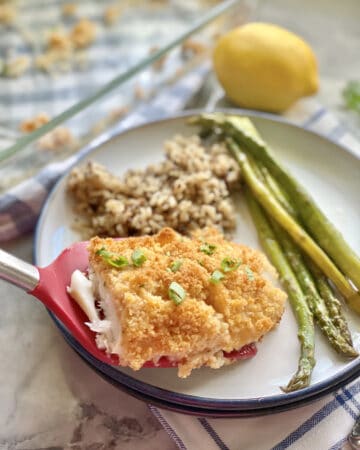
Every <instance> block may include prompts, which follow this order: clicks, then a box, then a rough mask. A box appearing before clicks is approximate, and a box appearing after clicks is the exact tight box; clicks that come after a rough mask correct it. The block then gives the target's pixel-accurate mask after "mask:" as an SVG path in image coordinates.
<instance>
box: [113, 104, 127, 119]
mask: <svg viewBox="0 0 360 450" xmlns="http://www.w3.org/2000/svg"><path fill="white" fill-rule="evenodd" d="M128 112H129V107H128V106H120V107H119V108H114V109H112V110H111V111H110V113H109V120H110V121H111V122H115V121H116V120H119V119H121V118H122V117H124V116H125V115H126V114H127V113H128Z"/></svg>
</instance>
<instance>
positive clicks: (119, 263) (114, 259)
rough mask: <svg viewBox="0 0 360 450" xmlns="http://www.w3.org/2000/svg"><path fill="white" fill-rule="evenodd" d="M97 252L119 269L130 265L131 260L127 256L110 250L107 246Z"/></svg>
mask: <svg viewBox="0 0 360 450" xmlns="http://www.w3.org/2000/svg"><path fill="white" fill-rule="evenodd" d="M96 254H97V255H98V256H101V257H102V258H103V259H104V260H105V261H106V262H107V263H108V264H109V265H110V266H113V267H116V268H117V269H123V268H124V267H127V266H128V265H129V261H128V259H127V258H126V257H125V256H122V255H117V254H116V253H112V252H109V251H107V250H106V248H105V247H102V248H100V250H97V252H96Z"/></svg>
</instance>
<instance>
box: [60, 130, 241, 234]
mask: <svg viewBox="0 0 360 450" xmlns="http://www.w3.org/2000/svg"><path fill="white" fill-rule="evenodd" d="M164 147H165V160H163V161H162V162H160V163H157V164H153V165H150V166H148V167H147V168H145V169H142V170H128V171H127V172H126V173H125V174H124V176H123V177H121V178H117V177H116V176H115V175H112V174H111V173H110V172H108V170H107V169H106V168H105V167H103V166H101V165H99V164H97V163H94V162H89V163H88V164H87V165H85V166H83V167H79V168H75V169H74V170H73V171H72V172H71V174H70V176H69V178H68V183H67V185H68V191H69V194H70V196H71V197H72V199H73V200H74V209H75V211H76V212H77V213H78V214H79V222H78V224H75V226H76V228H77V229H78V230H79V231H80V232H81V233H82V234H83V237H84V238H85V239H87V238H88V237H91V236H95V235H101V236H134V235H135V236H137V235H143V234H154V233H157V232H158V231H159V230H160V229H161V228H163V227H165V226H170V227H172V228H174V229H176V230H177V231H179V232H181V233H189V232H191V231H192V230H193V229H196V228H201V227H205V226H215V227H217V228H219V229H220V230H221V231H224V232H226V233H231V232H232V231H233V230H234V228H235V223H236V221H235V210H234V205H233V202H232V199H231V198H230V189H235V188H236V187H237V186H238V180H239V168H238V165H237V164H236V162H235V161H234V159H233V158H232V157H231V156H230V155H229V154H228V151H227V150H226V148H225V146H224V145H223V144H214V145H212V146H211V147H210V148H205V147H204V146H203V145H202V143H201V141H200V138H199V137H198V136H192V137H184V136H175V137H174V138H173V139H171V140H169V141H167V142H165V145H164Z"/></svg>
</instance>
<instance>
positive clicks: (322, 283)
mask: <svg viewBox="0 0 360 450" xmlns="http://www.w3.org/2000/svg"><path fill="white" fill-rule="evenodd" d="M307 263H308V266H309V269H310V271H311V272H312V274H313V276H314V279H315V283H316V287H317V289H318V291H319V293H320V295H321V297H322V298H323V299H324V301H325V304H326V307H327V309H328V311H329V315H330V316H331V318H332V321H333V323H334V325H335V326H336V327H337V328H338V329H339V330H340V332H341V334H342V336H343V337H344V338H345V339H346V341H347V342H348V344H349V345H351V346H352V345H353V342H352V338H351V333H350V331H349V327H348V325H347V323H346V319H345V317H344V315H343V312H342V307H341V302H340V301H339V299H337V298H336V296H335V295H334V292H333V290H332V288H331V286H330V285H329V282H328V280H327V278H326V277H325V276H324V274H323V273H322V272H321V270H319V269H318V268H317V267H316V266H315V264H313V263H312V261H307Z"/></svg>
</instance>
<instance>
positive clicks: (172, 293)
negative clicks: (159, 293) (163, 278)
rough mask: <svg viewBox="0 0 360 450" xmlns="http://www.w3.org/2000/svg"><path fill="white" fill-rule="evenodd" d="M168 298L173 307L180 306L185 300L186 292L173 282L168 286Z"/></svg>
mask: <svg viewBox="0 0 360 450" xmlns="http://www.w3.org/2000/svg"><path fill="white" fill-rule="evenodd" d="M169 297H170V298H171V300H172V301H173V302H174V303H175V305H180V303H182V302H183V301H184V300H185V297H186V292H185V290H184V288H183V287H182V286H181V285H180V284H179V283H177V282H176V281H173V282H171V284H170V286H169Z"/></svg>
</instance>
